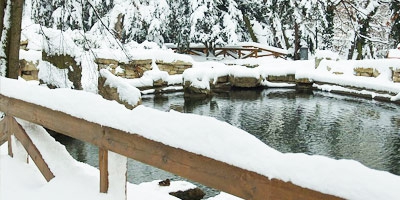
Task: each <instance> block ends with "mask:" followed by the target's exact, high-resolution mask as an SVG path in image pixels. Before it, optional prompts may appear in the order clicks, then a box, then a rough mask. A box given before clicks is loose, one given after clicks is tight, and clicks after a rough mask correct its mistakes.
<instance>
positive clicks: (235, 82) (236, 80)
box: [229, 76, 261, 88]
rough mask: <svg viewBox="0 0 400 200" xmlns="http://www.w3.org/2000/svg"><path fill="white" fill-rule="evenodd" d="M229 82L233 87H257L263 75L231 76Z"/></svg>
mask: <svg viewBox="0 0 400 200" xmlns="http://www.w3.org/2000/svg"><path fill="white" fill-rule="evenodd" d="M229 82H230V83H231V85H232V86H233V87H241V88H255V87H259V86H260V84H261V77H258V78H255V77H235V76H229Z"/></svg>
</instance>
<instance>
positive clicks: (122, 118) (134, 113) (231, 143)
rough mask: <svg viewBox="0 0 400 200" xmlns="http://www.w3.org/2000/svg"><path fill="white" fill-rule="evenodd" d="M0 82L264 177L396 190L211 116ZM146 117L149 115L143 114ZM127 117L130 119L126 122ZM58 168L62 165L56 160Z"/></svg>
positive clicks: (369, 173) (344, 191)
mask: <svg viewBox="0 0 400 200" xmlns="http://www.w3.org/2000/svg"><path fill="white" fill-rule="evenodd" d="M193 69H201V67H195V68H193ZM208 69H213V68H208ZM203 76H204V77H206V76H209V74H203ZM0 87H1V88H0V93H1V94H2V95H5V96H9V97H13V98H18V99H22V100H24V101H27V102H31V103H35V104H39V105H42V106H44V107H48V108H51V109H53V110H57V111H62V112H65V113H68V114H70V115H72V116H75V117H78V118H82V119H86V120H88V121H91V122H95V123H99V124H101V125H104V126H109V127H113V128H116V129H120V130H123V131H127V132H132V133H137V134H140V135H142V136H143V137H146V138H148V139H151V140H154V141H159V142H162V143H164V144H167V145H170V146H173V147H176V148H181V149H185V150H187V151H190V152H194V153H197V154H201V155H204V156H207V157H211V158H214V159H217V160H220V161H223V162H226V163H228V164H232V165H234V166H238V167H241V168H244V169H247V170H250V171H254V172H257V173H259V174H262V175H265V176H268V177H269V178H277V179H280V180H283V181H291V182H293V183H294V184H297V185H301V186H303V187H306V188H311V189H315V190H318V191H321V192H325V193H328V194H334V195H338V196H340V197H343V198H346V199H377V198H379V199H395V198H397V197H398V196H399V195H400V191H398V188H397V185H399V184H400V177H398V176H395V175H392V174H390V173H388V172H383V171H377V170H373V169H369V168H367V167H365V166H363V165H361V164H360V163H359V162H356V161H352V160H334V159H330V158H327V157H323V156H317V155H313V156H310V155H305V154H292V153H286V154H284V153H280V152H278V151H276V150H274V149H272V148H270V147H269V146H267V145H266V144H264V143H262V142H261V141H259V140H258V139H256V138H255V137H254V136H252V135H250V134H249V133H247V132H245V131H243V130H240V129H238V128H235V127H233V126H231V125H229V124H227V123H224V122H221V121H218V120H216V119H215V118H211V117H205V116H198V115H194V114H183V113H178V112H175V111H173V110H171V111H170V112H162V111H158V110H155V109H151V108H147V107H144V106H138V107H137V108H135V109H133V110H127V109H125V107H123V106H122V105H120V104H118V103H116V102H112V101H107V100H104V99H102V98H101V97H100V96H98V95H96V94H93V93H88V92H84V91H75V90H70V89H54V90H50V89H47V88H45V87H39V86H35V85H29V84H26V83H25V82H24V81H16V80H10V79H6V78H1V79H0ZM32 94H35V95H32ZM104 116H107V117H104ZM150 118H151V119H152V120H151V121H149V120H148V119H150ZM132 121H135V122H136V123H131V122H132ZM154 124H157V126H154ZM187 130H192V131H190V132H188V131H187ZM193 138H196V139H193ZM42 142H45V141H42ZM55 152H57V151H55ZM261 155H262V156H261ZM59 165H63V164H61V163H59ZM63 166H64V165H63ZM60 168H61V169H62V167H61V166H60ZM64 169H65V167H64ZM63 181H64V180H63ZM54 182H55V183H57V181H54ZM67 182H68V180H67ZM69 182H72V181H71V180H69ZM50 185H52V184H50ZM49 187H50V186H49ZM360 191H362V192H360ZM98 197H99V198H100V196H98Z"/></svg>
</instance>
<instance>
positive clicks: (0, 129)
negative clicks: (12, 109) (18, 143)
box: [0, 117, 8, 146]
mask: <svg viewBox="0 0 400 200" xmlns="http://www.w3.org/2000/svg"><path fill="white" fill-rule="evenodd" d="M6 121H7V118H6V117H5V118H4V119H3V120H0V146H1V145H2V144H4V143H5V142H7V140H8V139H7V137H8V131H7V122H6Z"/></svg>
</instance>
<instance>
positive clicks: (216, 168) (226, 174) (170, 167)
mask: <svg viewBox="0 0 400 200" xmlns="http://www.w3.org/2000/svg"><path fill="white" fill-rule="evenodd" d="M0 110H1V111H3V112H5V113H6V115H8V116H14V117H18V118H21V119H24V120H26V121H30V122H32V123H35V124H39V125H42V126H44V127H47V128H49V129H52V130H54V131H56V132H59V133H61V134H64V135H68V136H70V137H73V138H76V139H79V140H82V141H85V142H89V143H92V144H94V145H96V146H98V147H99V148H100V149H104V150H110V151H113V152H115V153H118V154H120V155H123V156H126V157H128V158H132V159H135V160H137V161H140V162H143V163H146V164H149V165H152V166H154V167H157V168H160V169H163V170H165V171H169V172H171V173H174V174H177V175H179V176H182V177H185V178H188V179H190V180H193V181H196V182H199V183H202V184H204V185H207V186H210V187H213V188H216V189H219V190H222V191H224V192H227V193H230V194H233V195H236V196H238V197H241V198H244V199H258V200H266V199H308V200H312V199H340V198H338V197H336V196H333V195H328V194H324V193H321V192H318V191H314V190H311V189H307V188H303V187H300V186H297V185H294V184H292V183H291V182H284V181H281V180H277V179H269V178H268V177H266V176H263V175H260V174H258V173H255V172H252V171H249V170H245V169H241V168H239V167H236V166H232V165H229V164H226V163H224V162H221V161H218V160H215V159H212V158H208V157H205V156H202V155H198V154H195V153H191V152H188V151H186V150H183V149H178V148H175V147H171V146H168V145H165V144H163V143H160V142H156V141H153V140H150V139H147V138H144V137H142V136H140V135H138V134H135V133H128V132H124V131H121V130H117V129H114V128H111V127H105V126H102V125H100V124H96V123H92V122H89V121H86V120H84V119H79V118H77V117H74V116H71V115H68V114H66V113H63V112H59V111H54V110H51V109H49V108H45V107H42V106H39V105H35V104H32V103H28V102H25V101H22V100H18V99H14V98H9V97H5V96H3V95H0Z"/></svg>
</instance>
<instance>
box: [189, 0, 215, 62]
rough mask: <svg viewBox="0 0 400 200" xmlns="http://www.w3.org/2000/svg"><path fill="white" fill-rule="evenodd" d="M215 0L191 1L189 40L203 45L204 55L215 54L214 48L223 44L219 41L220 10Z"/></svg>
mask: <svg viewBox="0 0 400 200" xmlns="http://www.w3.org/2000/svg"><path fill="white" fill-rule="evenodd" d="M218 2H219V1H217V0H199V1H192V9H193V13H192V15H191V17H190V19H191V29H190V38H191V41H192V42H195V43H203V44H204V46H205V47H206V49H207V52H206V55H207V56H209V54H210V53H212V54H215V51H214V49H215V46H216V45H219V44H221V43H222V42H223V40H221V39H220V36H221V31H222V30H221V26H220V20H219V18H220V15H221V12H220V9H219V8H218V4H217V3H218Z"/></svg>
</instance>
